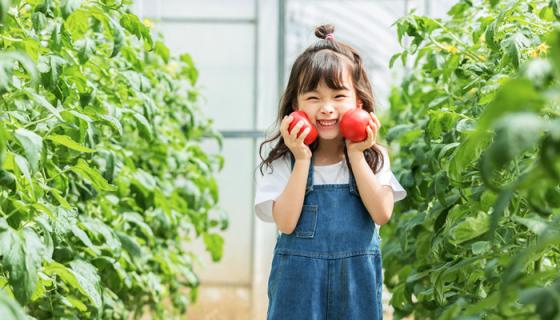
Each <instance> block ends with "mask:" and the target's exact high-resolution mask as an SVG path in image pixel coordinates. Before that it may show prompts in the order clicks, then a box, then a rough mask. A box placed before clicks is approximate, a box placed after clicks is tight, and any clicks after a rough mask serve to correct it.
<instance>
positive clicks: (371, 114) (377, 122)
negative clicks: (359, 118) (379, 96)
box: [369, 112, 381, 129]
mask: <svg viewBox="0 0 560 320" xmlns="http://www.w3.org/2000/svg"><path fill="white" fill-rule="evenodd" d="M369 115H370V117H371V119H372V120H373V122H374V123H375V124H376V126H377V129H379V128H381V121H379V119H378V118H377V116H376V115H375V114H374V113H373V112H370V113H369Z"/></svg>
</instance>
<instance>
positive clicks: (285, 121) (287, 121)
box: [280, 116, 292, 136]
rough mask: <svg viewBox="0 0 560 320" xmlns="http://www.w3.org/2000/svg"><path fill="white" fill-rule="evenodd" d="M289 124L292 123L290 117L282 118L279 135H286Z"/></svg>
mask: <svg viewBox="0 0 560 320" xmlns="http://www.w3.org/2000/svg"><path fill="white" fill-rule="evenodd" d="M290 122H292V117H291V116H284V118H283V119H282V122H280V133H282V135H283V136H284V135H287V134H288V127H289V126H290Z"/></svg>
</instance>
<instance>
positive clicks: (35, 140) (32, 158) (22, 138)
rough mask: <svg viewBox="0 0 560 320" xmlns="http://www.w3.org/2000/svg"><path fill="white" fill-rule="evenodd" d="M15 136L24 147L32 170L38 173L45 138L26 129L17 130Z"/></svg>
mask: <svg viewBox="0 0 560 320" xmlns="http://www.w3.org/2000/svg"><path fill="white" fill-rule="evenodd" d="M14 135H15V137H16V139H17V140H18V141H19V143H20V144H21V146H22V147H23V152H24V153H25V157H26V158H27V160H28V161H29V164H30V165H31V170H33V172H36V171H37V169H38V168H39V158H40V157H41V152H42V151H43V138H41V137H40V136H39V135H37V134H35V133H34V132H32V131H29V130H27V129H24V128H18V129H16V131H15V133H14Z"/></svg>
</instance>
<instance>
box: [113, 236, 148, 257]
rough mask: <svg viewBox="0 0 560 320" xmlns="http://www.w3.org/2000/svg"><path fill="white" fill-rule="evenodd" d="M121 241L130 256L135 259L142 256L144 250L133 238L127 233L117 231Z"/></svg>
mask: <svg viewBox="0 0 560 320" xmlns="http://www.w3.org/2000/svg"><path fill="white" fill-rule="evenodd" d="M116 233H117V236H118V237H119V240H120V241H121V244H122V247H123V248H124V249H125V250H126V251H127V252H128V253H129V254H130V256H131V257H133V258H140V257H141V256H142V249H141V248H140V246H139V245H138V243H137V242H136V240H134V239H133V238H132V237H130V236H128V235H127V234H126V233H123V232H120V231H116Z"/></svg>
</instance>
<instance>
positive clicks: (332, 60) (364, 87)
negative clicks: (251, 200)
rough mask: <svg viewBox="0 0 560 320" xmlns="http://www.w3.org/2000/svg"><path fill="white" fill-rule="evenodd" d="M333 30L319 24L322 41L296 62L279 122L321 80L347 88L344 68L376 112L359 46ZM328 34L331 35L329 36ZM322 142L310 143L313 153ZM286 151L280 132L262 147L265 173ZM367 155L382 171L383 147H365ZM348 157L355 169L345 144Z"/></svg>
mask: <svg viewBox="0 0 560 320" xmlns="http://www.w3.org/2000/svg"><path fill="white" fill-rule="evenodd" d="M333 32H334V26H333V25H330V24H327V25H322V26H319V27H317V28H316V29H315V35H316V36H317V37H318V38H320V39H322V40H319V41H317V42H316V43H315V44H313V45H311V46H310V47H308V48H307V49H306V50H305V51H304V52H303V53H302V54H301V55H300V56H299V57H298V58H297V59H296V61H295V62H294V65H293V66H292V70H291V72H290V78H289V80H288V85H287V86H286V90H285V91H284V94H283V95H282V98H281V100H280V109H279V112H278V118H277V119H276V123H277V124H278V125H279V124H280V122H281V121H282V118H283V117H284V116H286V115H289V114H290V113H292V112H293V111H295V110H294V106H295V105H296V104H297V97H298V95H299V94H302V93H305V92H308V91H312V90H314V89H315V88H317V85H318V84H319V82H320V81H321V79H324V81H325V83H326V85H327V86H329V88H331V89H333V90H340V89H343V88H344V86H343V83H344V82H343V75H344V72H343V71H344V70H346V68H348V69H347V70H349V71H351V74H352V82H353V85H354V89H355V90H356V95H357V98H358V99H360V100H361V102H362V108H363V109H364V110H365V111H367V112H375V101H374V98H373V93H372V87H371V84H370V82H369V79H368V77H367V74H366V71H365V68H364V65H363V64H362V58H361V57H360V55H359V54H358V52H357V51H356V49H354V48H352V47H351V46H349V45H347V44H345V43H343V42H341V41H338V40H335V39H334V38H333V36H332V33H333ZM327 35H329V36H328V37H327ZM277 139H279V140H278V142H277V143H276V145H275V146H274V148H272V150H271V151H270V153H269V154H268V156H267V157H266V159H265V158H264V157H263V154H262V153H263V147H264V145H265V144H267V143H272V142H273V141H275V140H277ZM318 141H319V139H317V140H315V142H313V143H312V144H311V145H309V147H310V149H311V151H312V152H313V151H315V150H316V149H317V146H318ZM286 154H291V152H290V149H288V147H287V146H286V144H285V143H284V139H283V138H282V134H281V133H280V131H278V132H276V134H275V135H274V136H273V137H272V138H270V139H267V140H265V141H264V142H263V143H262V144H261V145H260V147H259V156H260V158H261V160H262V162H261V163H260V165H259V167H260V171H261V174H263V166H264V165H265V164H266V166H267V168H269V167H270V164H271V163H272V161H274V160H276V159H278V158H280V157H283V156H284V155H286ZM364 155H365V158H366V161H367V163H368V165H369V166H370V168H371V169H372V170H373V171H374V172H375V173H377V172H379V170H381V167H382V166H383V161H384V159H383V154H382V153H381V150H379V149H378V148H377V147H376V145H374V146H372V147H371V148H370V149H367V150H365V151H364ZM344 156H345V158H346V164H347V165H348V168H349V169H350V170H351V167H350V162H349V161H348V152H347V150H346V145H344Z"/></svg>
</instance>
